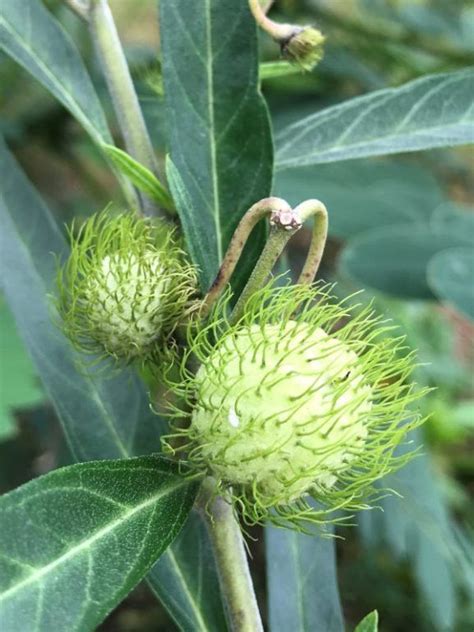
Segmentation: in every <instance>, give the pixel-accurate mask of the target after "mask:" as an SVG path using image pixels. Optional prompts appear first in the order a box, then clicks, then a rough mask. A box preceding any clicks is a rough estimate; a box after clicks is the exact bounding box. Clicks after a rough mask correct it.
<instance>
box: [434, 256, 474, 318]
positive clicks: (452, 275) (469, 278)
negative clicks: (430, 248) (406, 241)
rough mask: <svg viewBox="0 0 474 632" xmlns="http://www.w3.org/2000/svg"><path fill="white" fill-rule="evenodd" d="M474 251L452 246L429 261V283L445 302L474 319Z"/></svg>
mask: <svg viewBox="0 0 474 632" xmlns="http://www.w3.org/2000/svg"><path fill="white" fill-rule="evenodd" d="M473 279H474V251H473V250H472V248H451V249H449V250H443V251H441V252H438V253H437V254H436V255H435V256H434V257H433V258H432V259H431V261H430V262H429V263H428V284H429V286H430V287H431V289H432V290H433V292H434V294H436V296H437V297H438V298H439V300H440V301H442V302H443V303H448V304H450V305H452V306H453V307H454V308H455V309H457V310H459V311H460V312H461V313H462V314H464V315H465V316H467V317H468V318H470V319H471V320H474V286H473Z"/></svg>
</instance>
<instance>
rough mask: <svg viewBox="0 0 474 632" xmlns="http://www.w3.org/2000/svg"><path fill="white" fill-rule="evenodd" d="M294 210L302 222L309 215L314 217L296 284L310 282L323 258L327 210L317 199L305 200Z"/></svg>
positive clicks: (326, 233)
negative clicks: (306, 250)
mask: <svg viewBox="0 0 474 632" xmlns="http://www.w3.org/2000/svg"><path fill="white" fill-rule="evenodd" d="M294 212H295V214H297V215H299V217H300V219H301V222H302V223H304V222H305V221H306V220H307V219H308V218H309V217H314V224H313V233H312V237H311V244H310V247H309V250H308V254H307V256H306V261H305V264H304V266H303V269H302V270H301V274H300V276H299V277H298V281H297V283H298V284H305V283H312V282H313V279H314V277H315V276H316V273H317V271H318V269H319V264H320V263H321V259H322V258H323V253H324V247H325V245H326V239H327V235H328V212H327V209H326V207H325V206H324V204H323V203H322V202H320V201H319V200H306V201H305V202H302V203H301V204H299V205H298V206H297V207H296V208H295V210H294Z"/></svg>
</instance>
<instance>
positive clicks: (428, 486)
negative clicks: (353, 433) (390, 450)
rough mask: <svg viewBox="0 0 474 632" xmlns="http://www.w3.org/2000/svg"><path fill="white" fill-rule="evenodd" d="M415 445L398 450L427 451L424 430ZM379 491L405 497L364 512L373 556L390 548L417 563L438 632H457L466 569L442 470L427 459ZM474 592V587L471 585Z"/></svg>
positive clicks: (367, 541) (390, 478) (416, 575)
mask: <svg viewBox="0 0 474 632" xmlns="http://www.w3.org/2000/svg"><path fill="white" fill-rule="evenodd" d="M411 439H412V444H411V445H410V446H408V445H407V446H404V447H403V448H401V449H399V450H398V453H400V454H402V453H403V452H405V451H406V450H412V449H414V448H416V447H421V445H422V437H421V434H420V432H419V431H417V432H415V433H414V434H413V436H412V437H411ZM379 486H380V487H381V488H383V489H386V488H390V489H394V490H396V491H397V492H398V493H399V494H400V496H401V497H398V498H397V497H394V496H388V497H386V498H383V499H381V500H380V502H379V505H380V507H381V508H382V510H383V511H363V512H362V513H360V514H359V516H358V519H357V522H358V526H359V530H360V533H361V535H362V537H363V540H364V543H365V545H366V546H367V547H368V550H369V553H370V554H373V548H375V547H380V546H382V545H385V546H388V548H389V551H390V552H391V553H392V554H393V555H394V556H395V558H397V559H399V560H401V561H402V562H404V563H405V562H406V560H408V561H409V562H410V563H411V564H412V568H413V574H414V579H415V583H416V585H417V587H418V591H419V595H420V597H422V600H423V602H424V603H425V606H426V607H425V612H426V615H427V618H428V619H429V620H430V621H431V623H432V626H433V629H434V630H439V631H440V632H443V631H445V630H451V629H452V628H453V624H454V619H455V616H456V610H457V603H456V602H457V598H456V586H455V575H456V574H457V573H458V571H459V570H460V569H461V568H462V566H463V565H465V561H464V560H463V559H462V558H463V551H462V549H461V548H460V546H459V544H458V542H457V536H456V528H455V524H454V522H453V520H452V519H451V517H450V515H449V510H448V507H447V505H446V502H445V500H444V498H443V495H442V493H441V490H440V486H439V481H438V478H437V475H436V471H435V469H434V467H433V464H432V462H431V458H430V457H429V455H427V454H422V455H420V456H418V458H416V459H413V460H412V461H411V462H410V463H408V464H407V465H406V466H405V467H404V468H402V469H401V470H400V471H399V472H397V473H395V474H391V475H389V476H387V477H385V478H384V479H383V480H382V481H381V482H380V483H379ZM465 588H467V589H468V586H467V585H465Z"/></svg>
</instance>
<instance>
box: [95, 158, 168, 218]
mask: <svg viewBox="0 0 474 632" xmlns="http://www.w3.org/2000/svg"><path fill="white" fill-rule="evenodd" d="M102 149H103V150H104V152H105V153H106V154H107V156H108V157H109V158H110V160H111V161H112V162H113V164H114V165H115V166H116V167H117V169H118V170H119V171H120V172H121V173H123V175H124V176H127V178H129V180H130V181H131V182H132V183H133V184H134V185H135V186H136V187H137V189H139V190H140V191H143V193H146V194H147V195H148V196H149V197H150V198H151V199H152V200H154V201H155V202H157V203H158V204H159V205H160V206H162V207H163V208H165V209H167V210H173V209H174V206H173V200H172V199H171V196H170V194H169V193H168V191H167V190H166V189H165V187H164V186H163V185H162V184H161V182H160V181H159V180H158V178H157V177H156V176H155V174H154V173H152V172H151V171H150V170H149V169H147V168H146V167H144V166H143V165H142V164H140V163H139V162H137V161H136V160H134V159H133V158H132V157H131V156H129V155H128V154H127V152H126V151H123V150H122V149H118V147H114V146H113V145H103V146H102Z"/></svg>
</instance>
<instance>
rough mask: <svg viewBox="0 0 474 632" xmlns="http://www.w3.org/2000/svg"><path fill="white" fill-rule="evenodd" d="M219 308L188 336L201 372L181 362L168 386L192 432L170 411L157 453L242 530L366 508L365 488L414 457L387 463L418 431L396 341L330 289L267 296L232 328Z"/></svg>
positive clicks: (408, 366) (267, 292)
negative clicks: (201, 479)
mask: <svg viewBox="0 0 474 632" xmlns="http://www.w3.org/2000/svg"><path fill="white" fill-rule="evenodd" d="M224 303H225V302H223V303H221V304H220V305H219V306H218V307H217V308H216V310H215V311H214V314H213V315H212V316H211V319H210V322H209V324H208V326H207V327H206V328H204V329H203V330H201V331H198V332H196V331H195V330H193V329H192V328H189V331H188V342H189V354H190V355H193V356H194V358H197V360H198V361H199V362H200V368H199V370H198V371H197V373H196V374H192V373H191V372H189V371H188V370H187V369H186V363H187V360H186V358H185V359H184V360H183V363H182V370H181V376H180V377H181V383H180V384H179V383H177V382H176V383H171V382H170V385H171V387H172V388H175V389H176V391H177V392H178V393H179V394H180V395H181V396H184V400H185V402H186V405H185V409H186V410H189V407H190V406H191V407H192V410H193V412H192V417H191V423H190V424H188V426H187V427H184V428H183V427H182V423H183V419H184V418H185V414H186V413H185V411H184V410H183V411H180V410H178V409H174V410H173V412H172V413H171V414H172V415H174V416H176V417H177V418H178V419H179V422H178V423H177V424H175V433H174V435H171V436H170V437H168V438H167V439H166V440H165V445H166V446H168V449H173V450H179V451H182V452H184V455H185V456H184V458H185V459H186V460H187V461H188V462H189V463H190V464H191V466H192V467H194V469H195V470H196V469H198V470H202V471H203V473H208V474H210V475H212V476H213V477H214V478H216V479H217V481H218V486H217V490H218V491H220V492H223V491H224V490H226V491H227V493H228V494H231V495H232V498H233V500H234V502H235V503H236V506H237V507H239V509H240V511H241V513H242V516H243V518H244V521H245V522H246V523H248V524H254V523H258V522H262V521H265V520H269V521H271V522H274V523H276V524H280V525H286V526H291V525H293V526H296V527H298V528H303V529H304V528H305V527H304V525H305V524H307V523H308V522H316V523H325V522H327V521H329V520H332V521H333V520H336V519H338V520H343V519H341V518H334V516H332V515H331V514H332V512H333V511H334V510H335V509H347V510H348V511H353V510H359V509H363V508H367V507H368V506H369V505H368V501H369V499H370V498H371V497H372V499H373V498H374V494H376V492H375V490H374V488H373V483H374V482H375V481H376V480H377V479H379V478H381V477H382V476H384V475H385V474H387V473H388V472H389V471H391V470H393V469H395V468H397V467H399V466H400V465H402V464H403V463H404V462H405V461H406V460H407V459H409V458H410V457H411V455H409V454H405V455H403V456H402V457H397V456H394V454H393V452H394V450H395V448H396V447H397V446H398V445H399V444H400V443H401V442H402V441H403V440H404V438H405V437H406V434H407V433H408V432H409V431H410V430H411V429H413V428H414V427H416V426H417V425H418V424H419V423H421V421H422V420H421V418H420V416H419V415H418V414H416V413H413V412H411V411H410V410H409V405H410V403H412V402H413V401H415V400H416V399H418V398H419V397H420V396H421V395H422V391H421V390H420V389H417V388H416V387H415V385H413V384H410V383H408V382H407V378H408V376H409V375H410V373H411V371H412V369H413V361H412V360H413V358H412V354H407V353H406V351H405V350H404V347H403V339H402V338H393V337H391V336H389V335H388V333H389V331H390V329H392V328H391V327H389V326H387V325H384V324H382V323H381V321H380V318H378V317H377V316H376V315H375V314H374V312H373V310H372V308H371V307H366V308H360V307H357V306H355V307H350V305H349V303H348V302H347V301H345V302H342V303H341V302H334V301H333V300H332V299H331V297H330V288H328V287H327V286H326V287H323V286H316V287H315V286H312V287H308V286H289V287H284V288H274V287H268V288H264V289H263V290H261V291H259V292H257V293H256V294H255V295H254V296H253V297H252V299H251V300H250V302H249V303H248V304H247V308H246V312H245V315H244V316H243V318H242V319H241V320H240V321H239V322H238V323H236V324H233V325H231V324H230V323H229V322H228V321H227V318H226V315H225V313H226V312H225V304H224ZM216 340H217V341H218V342H217V343H215V341H216ZM178 438H179V439H178ZM171 445H173V446H174V447H173V448H171V447H170V446H171ZM176 446H179V447H176ZM379 492H380V490H379ZM216 493H217V492H216ZM311 496H312V497H313V498H314V499H316V500H317V501H318V509H315V508H314V506H313V505H312V504H311V503H310V502H308V501H309V500H310V497H311Z"/></svg>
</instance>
